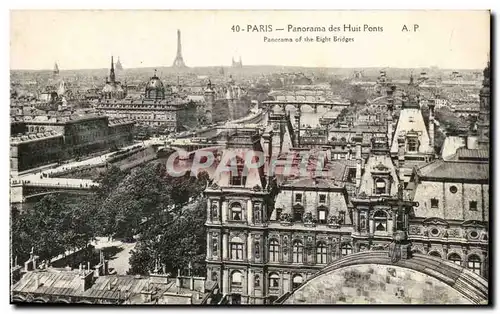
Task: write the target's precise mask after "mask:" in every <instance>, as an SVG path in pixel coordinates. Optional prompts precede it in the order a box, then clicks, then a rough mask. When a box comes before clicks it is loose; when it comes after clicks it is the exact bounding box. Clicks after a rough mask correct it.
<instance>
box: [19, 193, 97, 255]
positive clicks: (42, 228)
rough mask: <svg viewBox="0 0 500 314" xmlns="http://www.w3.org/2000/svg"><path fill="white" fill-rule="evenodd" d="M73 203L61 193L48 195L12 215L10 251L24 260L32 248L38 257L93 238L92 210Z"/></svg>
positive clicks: (79, 244) (56, 253) (84, 242)
mask: <svg viewBox="0 0 500 314" xmlns="http://www.w3.org/2000/svg"><path fill="white" fill-rule="evenodd" d="M88 210H89V208H88V207H83V206H72V205H70V204H69V202H68V200H67V199H66V198H65V197H62V196H56V195H53V194H51V195H47V196H45V197H44V198H42V199H41V200H40V201H39V202H38V203H36V204H35V206H34V208H33V209H31V210H28V211H26V212H24V213H19V212H14V213H13V215H12V232H11V234H12V254H13V256H14V257H16V256H17V257H18V259H20V260H27V259H28V257H29V252H30V251H31V248H33V249H34V253H35V254H36V255H38V256H39V257H40V259H41V260H48V259H50V258H53V257H55V256H57V255H59V254H62V253H64V252H65V251H67V250H69V249H75V248H82V247H85V246H86V245H87V244H88V243H89V242H90V241H92V240H93V239H94V228H93V226H92V224H93V221H92V220H93V212H89V211H88Z"/></svg>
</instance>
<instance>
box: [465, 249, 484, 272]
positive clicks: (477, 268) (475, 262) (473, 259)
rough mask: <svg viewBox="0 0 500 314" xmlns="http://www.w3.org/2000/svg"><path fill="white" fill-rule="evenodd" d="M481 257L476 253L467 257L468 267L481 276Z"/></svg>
mask: <svg viewBox="0 0 500 314" xmlns="http://www.w3.org/2000/svg"><path fill="white" fill-rule="evenodd" d="M481 264H482V262H481V259H480V258H479V256H477V255H476V254H473V255H471V256H469V258H468V259H467V267H468V268H469V269H470V270H472V271H473V272H475V273H476V274H478V275H480V276H481Z"/></svg>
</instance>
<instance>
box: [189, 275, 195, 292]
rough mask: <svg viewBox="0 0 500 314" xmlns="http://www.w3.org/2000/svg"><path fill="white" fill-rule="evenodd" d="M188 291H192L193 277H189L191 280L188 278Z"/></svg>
mask: <svg viewBox="0 0 500 314" xmlns="http://www.w3.org/2000/svg"><path fill="white" fill-rule="evenodd" d="M189 290H191V291H193V290H194V277H193V276H191V278H189Z"/></svg>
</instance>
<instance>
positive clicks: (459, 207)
mask: <svg viewBox="0 0 500 314" xmlns="http://www.w3.org/2000/svg"><path fill="white" fill-rule="evenodd" d="M490 14H491V13H490V12H489V11H485V10H483V11H480V10H477V11H285V10H283V11H279V10H275V11H250V10H248V11H243V10H242V11H221V10H220V11H216V10H213V11H162V10H157V11H153V10H151V11H147V10H136V11H133V10H128V11H127V10H121V11H111V10H79V11H77V10H60V11H50V10H43V11H42V10H39V11H36V10H13V11H11V13H10V28H11V29H10V56H11V57H10V204H11V206H10V207H11V209H10V226H11V228H10V233H11V242H10V248H11V249H10V261H11V269H10V274H11V284H10V300H11V303H13V304H17V305H21V304H26V303H69V304H89V305H92V304H93V305H98V304H115V305H132V304H152V305H171V304H183V305H212V306H217V305H239V304H247V305H255V304H265V305H278V306H279V305H291V304H295V305H296V304H307V305H313V304H331V305H337V304H385V305H392V304H406V305H412V304H426V305H446V304H476V305H487V304H491V297H490V296H489V294H488V292H489V289H488V288H489V280H490V273H489V269H490V267H491V266H492V258H491V255H490V251H489V249H490V244H491V240H490V238H489V230H490V219H489V217H490V215H489V213H490V203H491V201H490V199H491V194H490V158H491V154H490V151H491V145H490V140H491V136H490V122H491V121H490V120H491V117H490V99H491V90H490V49H491V43H490V23H491V16H490Z"/></svg>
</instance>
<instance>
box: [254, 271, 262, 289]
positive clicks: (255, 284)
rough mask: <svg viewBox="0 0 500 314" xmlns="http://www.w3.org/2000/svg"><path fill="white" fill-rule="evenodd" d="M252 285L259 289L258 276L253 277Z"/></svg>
mask: <svg viewBox="0 0 500 314" xmlns="http://www.w3.org/2000/svg"><path fill="white" fill-rule="evenodd" d="M253 285H254V286H255V288H260V275H258V274H257V275H255V277H254V278H253Z"/></svg>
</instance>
